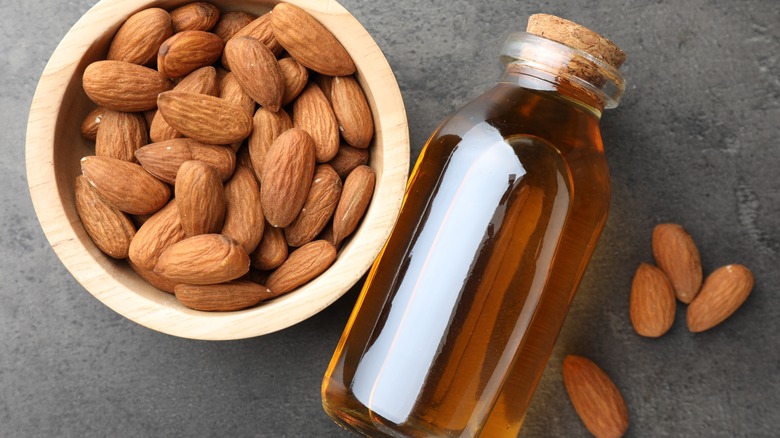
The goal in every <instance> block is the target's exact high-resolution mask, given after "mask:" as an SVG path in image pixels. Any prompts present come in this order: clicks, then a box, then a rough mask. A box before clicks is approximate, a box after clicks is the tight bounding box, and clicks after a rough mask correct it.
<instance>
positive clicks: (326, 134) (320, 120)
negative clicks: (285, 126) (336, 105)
mask: <svg viewBox="0 0 780 438" xmlns="http://www.w3.org/2000/svg"><path fill="white" fill-rule="evenodd" d="M293 126H294V127H296V128H300V129H303V130H304V131H306V132H308V133H309V135H310V136H311V138H312V140H314V147H315V155H316V157H317V162H318V163H326V162H328V161H330V160H331V159H332V158H333V157H335V156H336V153H337V152H338V151H339V125H338V122H337V121H336V115H335V114H333V109H332V108H331V107H330V103H328V99H326V98H325V95H324V94H323V93H322V90H320V87H318V86H317V84H314V83H310V84H309V85H307V86H306V88H304V90H303V92H301V94H300V95H299V96H298V98H297V99H295V102H293Z"/></svg>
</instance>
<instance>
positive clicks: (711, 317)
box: [687, 265, 754, 333]
mask: <svg viewBox="0 0 780 438" xmlns="http://www.w3.org/2000/svg"><path fill="white" fill-rule="evenodd" d="M753 283H754V279H753V273H752V272H750V269H748V268H746V267H745V266H742V265H727V266H722V267H720V268H718V269H716V270H715V272H713V273H712V274H710V275H709V276H708V277H707V280H706V281H705V282H704V286H702V288H701V292H699V294H698V295H697V296H696V298H694V300H693V301H692V302H691V304H690V305H689V306H688V315H687V321H688V330H690V331H692V332H694V333H699V332H703V331H705V330H708V329H710V328H712V327H715V326H716V325H718V324H720V323H721V322H723V321H725V320H726V318H728V317H729V316H731V314H732V313H734V312H735V311H736V310H737V309H738V308H739V307H740V306H741V305H742V303H744V302H745V300H746V299H747V297H748V295H750V291H751V290H753Z"/></svg>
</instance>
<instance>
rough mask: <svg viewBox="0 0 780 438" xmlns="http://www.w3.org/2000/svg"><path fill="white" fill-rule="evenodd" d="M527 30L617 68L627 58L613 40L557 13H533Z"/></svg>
mask: <svg viewBox="0 0 780 438" xmlns="http://www.w3.org/2000/svg"><path fill="white" fill-rule="evenodd" d="M526 31H527V32H528V33H532V34H534V35H538V36H540V37H544V38H547V39H549V40H553V41H556V42H559V43H561V44H565V45H567V46H569V47H573V48H575V49H579V50H582V51H583V52H586V53H588V54H590V55H591V56H593V57H595V58H598V59H600V60H602V61H604V62H606V63H607V64H609V65H611V66H613V67H615V68H616V69H618V68H620V66H621V65H622V64H623V61H625V60H626V54H625V53H624V52H623V51H622V50H620V47H618V46H617V45H615V43H613V42H612V41H610V40H608V39H606V38H604V37H603V36H601V35H599V34H597V33H596V32H593V31H592V30H590V29H588V28H586V27H583V26H580V25H579V24H577V23H574V22H573V21H569V20H566V19H563V18H560V17H556V16H555V15H548V14H534V15H531V17H530V18H528V27H527V28H526Z"/></svg>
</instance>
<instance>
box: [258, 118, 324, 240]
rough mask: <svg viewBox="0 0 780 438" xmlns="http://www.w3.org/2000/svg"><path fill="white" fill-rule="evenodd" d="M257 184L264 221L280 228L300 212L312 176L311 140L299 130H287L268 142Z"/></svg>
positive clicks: (312, 150) (312, 155)
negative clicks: (269, 145) (268, 146)
mask: <svg viewBox="0 0 780 438" xmlns="http://www.w3.org/2000/svg"><path fill="white" fill-rule="evenodd" d="M261 174H262V175H263V184H262V186H261V187H260V194H261V199H262V202H263V213H264V214H265V218H266V220H268V222H269V223H270V224H271V225H272V226H274V227H278V228H284V227H286V226H287V225H290V223H291V222H292V221H293V220H295V218H296V217H297V216H298V213H300V211H301V208H302V207H303V203H304V202H305V201H306V195H307V194H308V193H309V187H310V186H311V181H312V177H313V176H314V142H313V141H312V139H311V137H310V136H309V134H307V133H306V132H305V131H302V130H300V129H296V128H293V129H290V130H288V131H286V132H284V133H283V134H282V135H280V136H279V137H278V138H277V139H276V141H274V143H273V144H272V145H271V148H270V149H269V150H268V153H267V154H266V156H265V163H263V171H262V172H261Z"/></svg>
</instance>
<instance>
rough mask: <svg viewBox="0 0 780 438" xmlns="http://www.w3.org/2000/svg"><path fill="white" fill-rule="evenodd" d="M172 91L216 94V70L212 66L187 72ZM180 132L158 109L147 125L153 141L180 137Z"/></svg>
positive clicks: (217, 92)
mask: <svg viewBox="0 0 780 438" xmlns="http://www.w3.org/2000/svg"><path fill="white" fill-rule="evenodd" d="M173 90H174V91H179V92H182V93H195V94H207V95H209V96H217V95H218V94H219V84H218V82H217V71H216V69H214V67H211V66H208V67H201V68H199V69H197V70H195V71H194V72H192V73H190V74H188V75H187V76H185V77H184V79H182V80H181V82H179V83H178V84H176V86H175V87H173ZM181 136H182V135H181V133H180V132H179V131H177V130H175V129H173V128H172V127H171V125H169V124H168V122H166V121H165V119H164V118H163V116H162V114H161V113H160V112H159V111H158V112H156V113H155V115H154V118H153V119H152V124H151V125H150V126H149V137H150V138H151V139H152V141H154V142H158V141H165V140H170V139H172V138H179V137H181Z"/></svg>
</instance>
